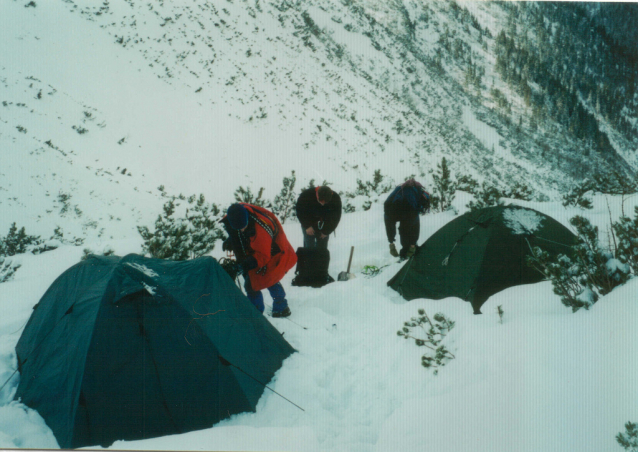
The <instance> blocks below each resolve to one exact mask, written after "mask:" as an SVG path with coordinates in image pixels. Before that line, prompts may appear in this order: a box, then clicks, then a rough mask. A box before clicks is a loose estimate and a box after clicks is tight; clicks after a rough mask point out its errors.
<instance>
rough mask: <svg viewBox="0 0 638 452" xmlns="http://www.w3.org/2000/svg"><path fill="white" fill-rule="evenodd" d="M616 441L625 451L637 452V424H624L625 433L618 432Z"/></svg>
mask: <svg viewBox="0 0 638 452" xmlns="http://www.w3.org/2000/svg"><path fill="white" fill-rule="evenodd" d="M616 441H618V444H620V445H621V446H622V448H623V449H625V450H626V451H627V452H638V426H636V424H634V423H633V422H627V423H626V424H625V433H618V434H617V435H616Z"/></svg>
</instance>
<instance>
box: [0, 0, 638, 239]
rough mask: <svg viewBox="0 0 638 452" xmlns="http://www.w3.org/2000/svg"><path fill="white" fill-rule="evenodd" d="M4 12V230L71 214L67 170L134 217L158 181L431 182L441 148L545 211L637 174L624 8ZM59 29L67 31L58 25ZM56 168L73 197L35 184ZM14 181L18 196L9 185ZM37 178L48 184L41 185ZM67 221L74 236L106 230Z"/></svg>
mask: <svg viewBox="0 0 638 452" xmlns="http://www.w3.org/2000/svg"><path fill="white" fill-rule="evenodd" d="M2 10H3V11H2V16H3V19H4V20H5V21H7V23H6V24H5V25H6V27H3V28H4V30H5V31H4V34H3V38H4V40H5V42H8V43H10V45H8V46H7V48H5V49H3V52H6V54H7V55H6V56H7V57H8V58H6V59H5V61H6V63H5V65H4V66H0V77H2V78H1V79H0V80H1V81H2V83H3V85H4V88H5V90H4V92H3V99H0V101H2V102H3V105H2V107H0V120H1V122H0V139H1V140H2V142H3V146H4V147H5V149H7V151H5V153H4V155H3V157H2V158H3V160H5V162H4V163H6V164H5V165H3V168H4V169H5V170H4V171H2V173H3V174H2V178H3V179H0V181H1V182H0V187H1V188H0V196H1V198H0V202H2V206H3V208H5V207H8V208H11V209H12V218H11V220H10V219H7V220H5V221H6V222H7V223H9V221H18V222H19V220H20V218H21V217H24V216H29V215H32V214H33V211H32V209H33V205H34V204H37V205H41V206H42V207H41V211H40V212H37V215H42V216H43V218H46V215H47V214H51V213H53V214H54V215H55V214H56V209H57V210H62V209H63V208H64V205H65V204H64V202H65V200H67V201H68V199H69V198H70V197H71V198H70V199H73V200H78V204H76V205H77V206H78V210H79V211H81V210H82V209H81V203H80V202H79V200H80V198H82V197H83V196H85V195H86V192H84V194H83V190H82V188H80V186H81V185H83V182H79V181H80V176H78V173H82V174H83V176H82V177H84V176H86V177H87V179H86V180H91V181H95V184H97V185H96V186H95V187H92V189H91V190H92V192H93V195H91V196H85V198H86V199H83V200H82V202H84V203H86V202H95V201H94V200H93V199H94V198H97V199H99V198H100V196H102V194H103V193H105V192H110V190H111V189H110V188H108V187H111V186H113V185H114V184H115V185H118V186H119V187H116V189H117V190H121V191H122V193H121V194H118V195H117V199H119V200H120V201H121V202H125V203H130V204H131V211H132V212H133V213H135V215H138V217H139V219H140V221H145V220H148V218H152V215H151V214H149V213H146V212H143V211H144V210H145V209H143V208H142V207H141V206H142V205H146V206H149V209H148V210H149V211H153V212H157V210H158V209H159V207H158V206H159V201H160V200H159V198H160V197H159V194H158V193H157V192H155V191H154V189H155V188H156V187H157V186H158V185H159V184H166V185H167V187H169V188H170V189H171V190H173V191H174V192H180V191H184V192H186V193H187V194H189V193H194V192H203V193H205V194H206V195H207V196H208V197H209V198H210V199H213V200H215V201H217V200H219V201H220V202H228V201H230V200H231V199H232V198H231V193H232V191H233V190H234V189H235V188H236V187H237V186H239V185H242V186H247V187H252V189H253V191H254V192H257V191H258V190H259V188H260V187H265V188H266V191H265V195H266V196H267V197H269V198H272V197H273V196H274V195H275V194H276V191H277V190H278V189H279V187H280V186H281V180H282V177H284V176H288V175H290V174H291V171H293V170H294V171H296V174H297V178H298V185H306V184H308V183H309V182H310V180H311V179H314V180H315V182H317V183H319V182H323V181H328V182H331V183H333V184H334V187H335V188H336V189H337V190H343V191H348V190H353V189H354V188H355V187H356V180H357V179H360V180H363V181H365V180H370V179H372V174H373V172H374V171H375V170H381V174H382V175H384V176H388V177H389V178H390V179H391V180H393V181H394V182H400V181H402V180H403V179H404V178H406V177H408V176H410V175H414V176H416V177H417V178H418V179H420V180H421V181H422V182H423V183H424V184H426V185H428V186H429V185H431V183H432V180H431V177H430V173H431V172H432V170H433V169H434V168H436V165H437V163H438V162H440V160H441V157H442V156H446V158H447V160H448V163H449V165H450V167H451V169H452V172H453V173H459V174H468V175H471V176H473V177H474V178H476V179H478V180H479V181H483V180H486V181H488V182H490V183H492V184H494V185H496V186H498V187H499V188H501V189H507V188H508V187H511V186H513V185H514V184H515V183H517V182H519V183H520V182H524V183H525V184H527V185H528V186H529V188H531V189H532V190H533V192H534V193H535V197H536V198H537V199H545V198H546V197H547V196H549V197H551V198H556V197H557V196H558V194H559V193H560V192H561V191H564V190H565V189H566V188H567V187H569V186H570V185H571V184H573V183H575V182H580V181H583V180H584V179H586V178H592V177H594V176H595V175H606V176H609V175H610V174H613V173H617V174H618V175H620V177H625V178H626V177H629V178H634V177H635V171H636V169H637V168H638V156H637V153H636V148H637V144H638V124H637V121H636V118H637V111H638V110H637V108H638V94H637V93H636V90H635V77H634V74H635V73H636V69H637V68H636V55H635V52H632V51H631V49H632V48H631V46H630V43H631V42H633V41H632V40H633V39H635V32H629V31H628V30H631V24H634V23H635V21H636V17H638V14H637V12H636V8H635V7H631V6H629V7H625V8H623V7H619V6H618V5H613V4H612V5H610V4H591V3H587V4H585V3H571V2H569V3H546V2H539V3H535V2H534V3H527V2H512V3H510V2H498V3H492V2H447V1H445V2H443V1H441V2H425V1H410V2H401V1H381V0H379V1H375V0H368V1H364V0H360V1H358V0H351V1H346V0H343V1H336V0H335V1H330V2H326V1H323V0H322V1H286V0H284V1H276V2H262V1H259V0H245V1H242V0H225V1H223V2H212V1H201V2H188V3H187V2H183V1H175V2H169V1H159V2H146V3H144V2H137V1H133V0H128V1H124V0H121V1H108V0H106V1H104V2H102V3H101V4H97V3H96V2H94V1H91V0H64V1H60V2H56V3H54V4H41V3H36V2H17V1H14V2H10V3H9V4H4V5H3V6H2ZM60 21H62V22H63V23H71V24H73V26H72V28H71V29H67V30H55V26H56V23H57V22H60ZM16 23H18V24H20V25H19V26H18V25H15V24H16ZM15 30H20V31H19V32H17V31H15ZM54 30H55V32H54ZM624 33H629V34H630V36H629V38H630V39H629V40H627V41H622V40H620V39H619V37H620V36H622V35H623V34H624ZM60 36H64V37H63V38H60ZM27 154H28V155H27ZM13 156H15V158H14V157H13ZM51 159H53V160H52V161H50V160H51ZM18 160H19V162H20V164H19V165H17V166H16V162H17V161H18ZM53 161H55V163H53ZM61 162H64V165H66V166H62V167H61V168H64V169H62V170H61V171H62V172H63V173H66V172H68V173H69V176H68V177H71V178H74V179H77V180H78V184H77V185H78V189H77V193H75V192H74V193H63V192H61V190H62V189H61V188H60V187H62V185H60V184H59V183H56V182H55V177H56V176H55V174H57V175H58V177H60V176H59V175H60V171H49V174H47V171H46V169H47V168H48V169H49V170H50V169H51V168H53V166H51V165H62V163H61ZM52 172H53V173H54V175H53V176H52V175H51V174H50V173H52ZM8 173H10V174H8ZM18 176H19V178H20V180H22V181H29V184H27V185H28V189H27V190H26V192H25V191H24V189H25V187H24V186H23V185H20V186H17V185H18V184H17V183H13V182H9V180H10V179H11V178H12V177H18ZM93 176H95V177H93ZM126 176H130V177H126ZM43 178H46V179H47V181H48V182H50V183H51V184H52V185H50V186H48V187H47V188H45V187H44V186H42V188H40V189H35V188H34V187H33V185H34V182H35V183H36V184H43V182H42V180H43ZM82 180H84V179H82ZM388 180H389V179H386V181H388ZM48 182H47V183H48ZM91 183H92V182H91ZM56 184H57V185H56ZM102 184H104V188H100V187H101V186H102ZM123 185H125V186H126V187H127V188H126V189H122V186H123ZM56 186H57V187H58V188H57V189H56ZM131 191H135V192H137V193H131ZM52 192H53V193H52ZM56 192H57V193H56ZM25 193H28V196H29V197H31V198H32V199H34V200H35V199H38V202H37V203H33V202H31V201H27V200H26V199H25ZM125 193H128V194H131V195H132V197H130V196H129V195H125ZM56 196H57V199H53V198H56ZM109 196H110V194H109ZM107 197H108V196H107ZM47 198H48V199H47ZM103 202H104V203H105V209H108V203H109V202H112V201H110V200H108V199H106V198H105V199H104V201H103ZM67 204H69V202H67ZM72 204H73V203H71V205H72ZM150 206H153V209H154V210H153V209H150ZM29 209H31V212H28V210H29ZM42 210H44V211H45V212H47V214H45V213H44V212H43V211H42ZM64 213H65V214H67V215H71V214H72V212H71V214H69V213H68V209H66V210H65V212H64ZM76 216H77V218H75V220H80V221H79V223H80V224H82V225H83V226H82V230H80V229H78V227H77V224H78V222H77V221H75V222H72V223H73V224H74V225H75V226H72V225H69V227H70V228H72V229H73V228H75V232H74V233H75V234H86V233H87V232H91V230H94V229H97V226H96V225H95V222H97V223H101V221H113V219H112V218H108V217H107V216H106V214H105V217H104V218H100V219H81V218H80V217H81V215H76ZM55 218H56V220H57V217H55ZM115 221H116V220H115ZM87 224H88V226H87ZM0 227H1V228H2V229H4V228H5V227H6V225H5V224H2V225H0Z"/></svg>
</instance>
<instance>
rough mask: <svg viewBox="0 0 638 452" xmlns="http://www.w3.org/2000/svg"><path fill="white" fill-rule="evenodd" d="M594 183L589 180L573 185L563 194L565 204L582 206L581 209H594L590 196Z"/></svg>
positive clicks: (567, 205) (566, 205)
mask: <svg viewBox="0 0 638 452" xmlns="http://www.w3.org/2000/svg"><path fill="white" fill-rule="evenodd" d="M593 190H594V185H593V183H592V182H591V181H589V180H587V181H585V182H582V183H580V184H577V185H574V186H572V187H571V188H570V189H569V191H568V192H567V193H566V194H564V195H563V206H565V207H569V206H572V207H580V208H581V209H592V208H593V207H594V206H593V204H592V200H591V198H590V197H588V194H589V193H590V192H593Z"/></svg>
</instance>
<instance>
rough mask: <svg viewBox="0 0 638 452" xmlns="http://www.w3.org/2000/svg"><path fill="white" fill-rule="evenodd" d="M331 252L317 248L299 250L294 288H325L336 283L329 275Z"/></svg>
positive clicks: (293, 281)
mask: <svg viewBox="0 0 638 452" xmlns="http://www.w3.org/2000/svg"><path fill="white" fill-rule="evenodd" d="M329 264H330V251H328V250H326V249H317V248H303V247H299V248H297V268H296V269H295V278H294V279H293V280H292V283H291V284H292V285H293V286H310V287H323V286H325V285H326V284H329V283H331V282H333V281H334V278H333V277H332V276H330V275H329V274H328V265H329Z"/></svg>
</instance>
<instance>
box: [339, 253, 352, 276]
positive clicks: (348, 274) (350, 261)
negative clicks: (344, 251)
mask: <svg viewBox="0 0 638 452" xmlns="http://www.w3.org/2000/svg"><path fill="white" fill-rule="evenodd" d="M353 254H354V246H353V247H351V248H350V260H348V270H347V271H345V272H341V273H339V276H338V277H337V280H339V281H348V280H349V279H352V278H354V275H353V274H352V273H350V266H351V265H352V255H353Z"/></svg>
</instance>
